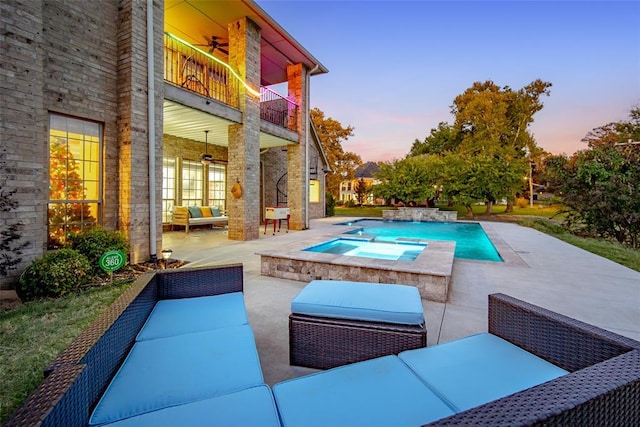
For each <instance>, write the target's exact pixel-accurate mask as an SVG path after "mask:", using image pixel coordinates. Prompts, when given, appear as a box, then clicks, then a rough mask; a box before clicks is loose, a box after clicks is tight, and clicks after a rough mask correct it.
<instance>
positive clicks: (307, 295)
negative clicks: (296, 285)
mask: <svg viewBox="0 0 640 427" xmlns="http://www.w3.org/2000/svg"><path fill="white" fill-rule="evenodd" d="M291 312H292V313H297V314H306V315H310V316H318V317H329V318H337V319H354V320H366V321H371V322H386V323H398V324H403V325H421V324H423V323H424V311H423V309H422V300H421V299H420V293H419V292H418V289H417V288H415V287H413V286H406V285H391V284H380V283H364V282H349V281H342V280H313V281H311V282H310V283H309V284H308V285H307V286H305V287H304V289H303V290H302V291H300V293H299V294H298V295H297V296H296V297H295V299H294V300H293V301H292V302H291Z"/></svg>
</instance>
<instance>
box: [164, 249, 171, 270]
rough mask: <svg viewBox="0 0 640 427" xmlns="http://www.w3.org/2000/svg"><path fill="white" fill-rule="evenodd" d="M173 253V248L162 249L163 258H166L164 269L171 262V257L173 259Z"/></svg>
mask: <svg viewBox="0 0 640 427" xmlns="http://www.w3.org/2000/svg"><path fill="white" fill-rule="evenodd" d="M171 254H173V251H172V250H171V249H163V250H162V259H163V260H164V269H165V270H166V269H167V265H168V264H169V259H171Z"/></svg>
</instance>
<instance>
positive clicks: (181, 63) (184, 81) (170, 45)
mask: <svg viewBox="0 0 640 427" xmlns="http://www.w3.org/2000/svg"><path fill="white" fill-rule="evenodd" d="M164 79H165V80H166V81H167V82H169V83H173V84H175V85H177V86H180V87H182V88H184V89H187V90H189V91H191V92H195V93H198V94H200V95H202V96H206V97H207V98H212V99H215V100H216V101H220V102H222V103H224V104H227V105H229V106H231V107H234V108H238V107H239V105H240V103H239V96H238V93H239V91H238V85H239V82H238V80H237V79H235V78H233V77H232V76H231V72H230V71H229V69H228V68H227V67H226V66H225V65H223V64H222V63H221V61H219V60H216V59H215V58H214V57H213V56H211V55H209V54H207V53H206V52H204V51H202V50H200V49H196V48H194V47H191V46H189V45H188V44H185V43H182V42H181V41H179V40H177V39H176V38H174V37H172V36H170V35H169V34H166V33H165V35H164Z"/></svg>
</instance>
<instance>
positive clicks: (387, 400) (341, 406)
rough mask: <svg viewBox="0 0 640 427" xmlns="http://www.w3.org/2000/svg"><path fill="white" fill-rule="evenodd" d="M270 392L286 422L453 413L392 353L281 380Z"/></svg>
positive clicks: (394, 419) (415, 418)
mask: <svg viewBox="0 0 640 427" xmlns="http://www.w3.org/2000/svg"><path fill="white" fill-rule="evenodd" d="M273 394H274V396H275V398H276V404H277V406H278V411H279V412H280V419H281V420H282V425H283V426H286V427H296V426H301V427H302V426H304V427H313V426H321V427H326V426H356V425H357V426H400V425H406V426H419V425H422V424H425V423H428V422H431V421H434V420H437V419H440V418H443V417H447V416H449V415H453V413H454V412H453V411H452V410H451V408H449V407H448V406H447V405H446V404H445V403H444V402H443V401H442V400H441V399H440V398H438V396H436V395H435V394H434V393H433V392H432V391H431V390H429V388H428V387H427V386H425V385H424V384H423V383H422V382H421V381H420V379H419V378H418V377H416V376H415V374H414V373H413V372H411V370H410V369H409V368H407V366H406V365H404V364H403V363H402V362H401V361H400V360H399V359H398V358H397V356H384V357H380V358H377V359H370V360H367V361H364V362H358V363H354V364H351V365H345V366H341V367H339V368H334V369H331V370H328V371H324V372H320V373H316V374H312V375H307V376H304V377H299V378H295V379H292V380H288V381H284V382H281V383H278V384H276V385H275V386H274V387H273Z"/></svg>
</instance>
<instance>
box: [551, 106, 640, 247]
mask: <svg viewBox="0 0 640 427" xmlns="http://www.w3.org/2000/svg"><path fill="white" fill-rule="evenodd" d="M629 117H630V120H629V121H626V122H625V121H623V122H619V123H609V124H607V125H604V126H600V127H598V128H595V129H593V130H592V131H590V132H589V133H587V135H586V136H585V137H584V138H583V141H584V142H586V143H587V144H588V146H589V148H588V149H585V150H582V151H579V152H577V153H575V154H574V155H573V156H572V157H571V158H568V157H567V156H551V157H549V158H548V159H547V160H546V162H545V178H546V179H547V180H549V182H551V183H552V184H553V185H556V186H557V187H558V188H559V190H560V191H561V194H562V197H563V202H564V203H565V204H566V205H567V206H568V207H569V208H570V210H571V213H572V216H571V217H572V218H577V219H578V220H579V221H581V222H582V223H583V224H584V225H585V227H586V231H588V232H591V233H594V234H596V235H598V236H603V237H611V238H614V239H616V240H617V241H618V242H621V243H626V244H629V245H630V246H631V247H633V248H637V247H639V246H640V243H639V242H638V238H639V236H640V146H639V145H634V144H628V140H629V139H634V138H636V137H637V136H640V109H639V108H638V107H634V108H632V109H631V112H630V114H629Z"/></svg>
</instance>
